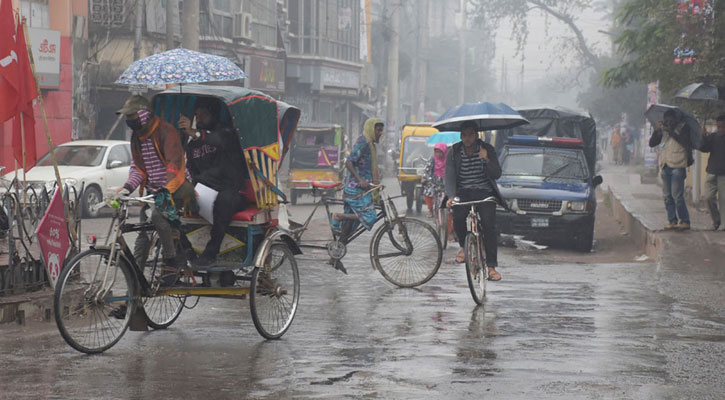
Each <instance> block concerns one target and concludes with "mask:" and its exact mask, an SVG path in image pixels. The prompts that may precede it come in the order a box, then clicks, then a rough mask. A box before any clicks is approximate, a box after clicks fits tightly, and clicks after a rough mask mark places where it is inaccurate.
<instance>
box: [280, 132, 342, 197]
mask: <svg viewBox="0 0 725 400" xmlns="http://www.w3.org/2000/svg"><path fill="white" fill-rule="evenodd" d="M344 133H345V132H344V129H343V128H342V126H340V125H312V126H309V125H308V126H302V127H298V128H297V132H296V134H295V138H294V143H293V144H292V146H291V148H290V171H289V188H290V201H291V202H292V204H297V197H298V196H300V195H302V194H305V193H312V182H318V183H321V184H324V185H329V184H333V183H338V182H341V181H342V168H344V163H343V158H344V157H345V153H344V152H345V145H344V144H345V134H344Z"/></svg>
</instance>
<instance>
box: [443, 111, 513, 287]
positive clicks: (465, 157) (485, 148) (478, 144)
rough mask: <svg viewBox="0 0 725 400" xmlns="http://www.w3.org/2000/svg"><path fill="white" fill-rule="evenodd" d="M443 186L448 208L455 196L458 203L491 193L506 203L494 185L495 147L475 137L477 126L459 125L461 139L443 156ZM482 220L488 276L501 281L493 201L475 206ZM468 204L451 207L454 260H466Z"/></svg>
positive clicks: (497, 172)
mask: <svg viewBox="0 0 725 400" xmlns="http://www.w3.org/2000/svg"><path fill="white" fill-rule="evenodd" d="M445 176H446V178H445V189H446V196H448V203H447V206H448V208H452V207H453V204H452V203H453V199H454V198H455V197H458V198H459V199H460V201H461V202H466V201H476V200H483V199H485V198H487V197H490V196H494V197H495V198H496V202H497V203H498V204H499V205H501V206H502V207H504V208H505V207H506V203H505V202H504V201H503V198H502V197H501V193H500V192H499V190H498V186H497V185H496V179H498V178H500V177H501V164H500V163H499V161H498V156H497V155H496V150H495V149H494V147H493V146H491V145H490V144H488V143H486V142H484V141H483V140H481V139H479V137H478V125H476V123H475V122H473V121H466V122H464V123H463V124H462V125H461V141H460V142H458V143H456V144H454V145H453V146H452V147H451V149H450V150H449V151H448V155H447V156H446V175H445ZM476 208H477V211H478V216H479V218H480V219H481V225H480V226H481V227H482V230H483V238H484V243H485V250H486V266H487V267H488V279H489V280H492V281H499V280H501V274H500V273H499V272H498V271H496V267H498V240H497V239H498V238H497V233H496V203H492V202H485V203H479V204H478V205H477V206H476ZM468 210H469V208H468V207H454V208H453V230H454V231H455V233H456V236H457V237H458V244H459V245H460V246H461V249H460V251H459V252H458V254H457V255H456V262H457V263H463V262H464V261H465V250H464V247H465V240H466V234H467V229H468V228H467V226H466V217H467V216H468Z"/></svg>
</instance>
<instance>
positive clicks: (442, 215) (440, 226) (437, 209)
mask: <svg viewBox="0 0 725 400" xmlns="http://www.w3.org/2000/svg"><path fill="white" fill-rule="evenodd" d="M445 198H446V193H445V192H443V191H438V192H436V194H435V197H434V203H433V221H434V222H435V228H436V232H438V237H439V238H440V239H441V245H442V246H443V250H445V249H446V248H447V247H448V209H447V208H446V207H445V204H444V203H443V201H444V200H445Z"/></svg>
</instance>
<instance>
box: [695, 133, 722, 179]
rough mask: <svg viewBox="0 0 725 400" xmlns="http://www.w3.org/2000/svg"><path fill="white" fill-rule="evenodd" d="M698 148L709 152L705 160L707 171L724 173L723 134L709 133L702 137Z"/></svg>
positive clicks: (717, 173)
mask: <svg viewBox="0 0 725 400" xmlns="http://www.w3.org/2000/svg"><path fill="white" fill-rule="evenodd" d="M700 150H701V151H703V152H705V153H710V159H709V160H708V161H707V170H706V171H707V173H708V174H713V175H725V135H720V134H717V133H711V134H709V135H706V136H703V137H702V143H701V144H700Z"/></svg>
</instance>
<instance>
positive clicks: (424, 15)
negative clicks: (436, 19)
mask: <svg viewBox="0 0 725 400" xmlns="http://www.w3.org/2000/svg"><path fill="white" fill-rule="evenodd" d="M429 8H430V2H429V0H423V1H421V3H420V10H419V14H418V15H419V17H420V18H419V21H418V23H419V26H420V30H419V31H418V34H419V36H418V41H417V42H418V66H417V68H418V69H417V70H418V80H417V82H418V83H417V85H416V89H417V90H416V92H415V94H414V99H413V106H414V108H413V112H414V113H415V120H416V121H418V122H422V121H423V119H424V114H425V94H426V86H427V83H428V58H429V54H428V35H429V29H428V19H429V12H430V11H429Z"/></svg>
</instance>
